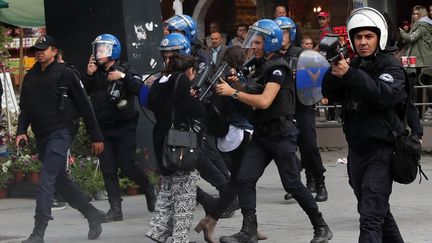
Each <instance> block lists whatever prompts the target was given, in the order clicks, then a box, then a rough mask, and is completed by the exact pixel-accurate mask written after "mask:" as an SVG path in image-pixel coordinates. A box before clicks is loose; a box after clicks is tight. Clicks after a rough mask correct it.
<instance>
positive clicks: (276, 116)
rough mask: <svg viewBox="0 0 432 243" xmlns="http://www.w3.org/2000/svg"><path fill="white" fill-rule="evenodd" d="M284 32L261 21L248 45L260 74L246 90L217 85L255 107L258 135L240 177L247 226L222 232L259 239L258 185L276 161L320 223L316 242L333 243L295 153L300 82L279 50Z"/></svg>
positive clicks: (225, 241)
mask: <svg viewBox="0 0 432 243" xmlns="http://www.w3.org/2000/svg"><path fill="white" fill-rule="evenodd" d="M282 35H283V34H282V30H281V29H280V28H279V26H278V25H277V24H276V23H275V22H274V21H272V20H269V19H262V20H259V21H258V22H256V23H255V24H254V25H253V26H251V27H250V29H249V32H248V35H247V37H246V39H245V42H244V43H245V47H246V48H252V50H253V52H254V55H255V56H256V57H257V58H258V61H257V63H256V64H255V68H256V71H255V73H254V74H252V77H251V78H250V79H249V80H248V83H246V87H245V89H244V90H236V89H234V88H232V87H231V86H229V85H228V84H227V83H226V82H224V81H221V83H220V84H218V85H217V88H216V90H217V93H218V94H219V95H222V96H230V97H232V98H233V99H237V100H239V101H240V102H243V103H245V104H248V105H250V106H252V107H255V111H254V114H253V115H254V116H253V125H254V129H255V130H254V134H253V138H252V141H251V142H250V144H249V146H248V148H247V150H246V153H245V155H244V157H243V159H242V162H241V165H240V170H239V172H238V176H237V178H236V186H237V191H238V195H239V202H240V208H241V211H242V214H243V226H242V229H241V230H240V232H239V233H236V234H234V235H232V236H222V237H221V238H220V242H222V243H232V242H258V237H257V218H256V183H257V181H258V179H259V178H260V176H261V175H262V174H263V172H264V170H265V168H266V167H267V165H268V164H269V163H270V162H271V161H272V160H274V161H275V162H276V164H277V166H278V169H279V174H280V177H281V180H282V184H283V186H284V188H285V190H286V191H287V192H290V193H291V194H292V195H293V197H294V199H296V201H297V202H298V203H299V205H300V206H301V207H302V209H303V210H304V211H305V212H306V213H307V215H308V216H309V219H310V221H311V223H312V225H313V227H314V236H313V239H312V241H311V242H312V243H316V242H327V241H328V240H329V239H331V238H332V233H331V231H330V229H329V227H328V226H327V224H326V223H325V221H324V219H323V217H322V215H321V213H320V212H319V210H318V206H317V204H316V202H315V200H314V198H313V197H312V195H311V194H310V192H309V191H308V190H307V188H306V187H305V186H304V185H303V184H302V182H301V180H300V170H299V166H298V163H297V158H296V155H295V151H296V148H297V146H296V140H297V134H298V130H297V128H296V127H295V125H294V123H293V116H294V112H295V96H294V95H295V94H294V83H293V80H292V79H291V70H290V68H289V65H288V63H287V62H286V61H285V59H283V58H282V57H281V56H278V54H277V52H278V51H279V49H280V48H281V45H282V39H283V37H282Z"/></svg>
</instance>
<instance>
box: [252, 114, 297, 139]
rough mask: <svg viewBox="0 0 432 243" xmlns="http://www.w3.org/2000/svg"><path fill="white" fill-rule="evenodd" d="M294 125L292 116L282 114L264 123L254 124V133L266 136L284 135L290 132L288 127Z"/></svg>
mask: <svg viewBox="0 0 432 243" xmlns="http://www.w3.org/2000/svg"><path fill="white" fill-rule="evenodd" d="M294 126H295V122H294V121H293V118H292V116H282V117H279V118H276V119H274V120H271V121H270V122H267V123H265V124H259V125H255V126H254V134H256V135H257V136H268V137H278V136H284V135H287V134H288V133H290V129H291V128H292V127H294Z"/></svg>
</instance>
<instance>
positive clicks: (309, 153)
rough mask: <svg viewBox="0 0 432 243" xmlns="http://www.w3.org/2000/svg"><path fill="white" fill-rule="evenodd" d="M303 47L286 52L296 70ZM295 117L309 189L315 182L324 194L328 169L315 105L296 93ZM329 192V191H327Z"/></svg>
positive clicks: (322, 198) (291, 48) (325, 198)
mask: <svg viewBox="0 0 432 243" xmlns="http://www.w3.org/2000/svg"><path fill="white" fill-rule="evenodd" d="M301 51H302V49H301V48H299V47H296V46H290V48H288V50H287V51H286V53H285V54H284V57H285V59H286V60H287V62H288V64H289V65H290V67H291V68H292V69H293V70H295V69H296V66H297V61H298V56H299V55H300V53H301ZM294 119H295V120H296V126H297V128H298V129H299V131H300V134H299V136H298V141H297V145H298V147H299V150H300V156H301V165H302V167H303V168H305V170H306V179H307V186H308V188H309V189H312V192H315V191H313V189H315V184H316V185H317V187H318V188H319V190H320V193H319V195H321V194H322V190H325V187H324V172H325V171H326V170H325V168H324V166H323V162H322V159H321V154H320V152H319V149H318V145H317V142H316V130H315V105H311V106H306V105H303V104H302V103H301V102H300V101H299V99H298V96H297V95H296V109H295V115H294ZM325 194H327V193H325ZM316 199H317V201H323V200H324V201H325V200H327V196H326V195H325V197H324V195H321V197H318V195H317V198H316Z"/></svg>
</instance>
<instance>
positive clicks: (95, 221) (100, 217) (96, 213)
mask: <svg viewBox="0 0 432 243" xmlns="http://www.w3.org/2000/svg"><path fill="white" fill-rule="evenodd" d="M80 211H81V213H82V214H84V217H85V218H86V219H87V221H88V224H89V231H88V234H87V238H88V239H89V240H94V239H97V238H98V237H99V236H100V235H101V234H102V222H104V220H105V213H104V212H103V211H101V210H98V209H97V208H95V207H94V206H93V205H92V204H90V203H89V204H88V205H86V206H85V207H84V208H83V209H82V210H80Z"/></svg>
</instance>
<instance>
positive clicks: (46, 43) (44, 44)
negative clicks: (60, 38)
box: [31, 35, 57, 50]
mask: <svg viewBox="0 0 432 243" xmlns="http://www.w3.org/2000/svg"><path fill="white" fill-rule="evenodd" d="M50 46H52V47H56V48H57V41H56V40H55V39H54V37H52V36H49V35H45V36H41V37H39V38H38V39H37V40H36V43H35V44H34V45H33V46H32V47H31V48H32V49H38V50H45V49H47V48H48V47H50Z"/></svg>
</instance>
